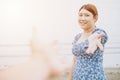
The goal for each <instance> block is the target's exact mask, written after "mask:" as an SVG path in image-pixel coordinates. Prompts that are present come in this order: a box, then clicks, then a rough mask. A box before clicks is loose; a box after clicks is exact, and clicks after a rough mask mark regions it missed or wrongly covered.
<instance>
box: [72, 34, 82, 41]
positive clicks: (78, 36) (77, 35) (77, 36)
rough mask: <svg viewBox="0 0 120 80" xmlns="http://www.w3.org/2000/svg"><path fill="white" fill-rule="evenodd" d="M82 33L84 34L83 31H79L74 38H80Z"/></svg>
mask: <svg viewBox="0 0 120 80" xmlns="http://www.w3.org/2000/svg"><path fill="white" fill-rule="evenodd" d="M81 34H82V33H81V32H79V33H77V34H76V35H75V37H74V39H75V40H77V39H79V38H80V36H81Z"/></svg>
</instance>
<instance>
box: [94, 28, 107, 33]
mask: <svg viewBox="0 0 120 80" xmlns="http://www.w3.org/2000/svg"><path fill="white" fill-rule="evenodd" d="M95 32H96V33H98V34H100V33H101V32H103V33H105V34H107V33H106V31H105V30H104V29H102V28H96V29H95V30H94V31H93V33H95Z"/></svg>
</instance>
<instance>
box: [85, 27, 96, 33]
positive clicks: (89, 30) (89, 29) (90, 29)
mask: <svg viewBox="0 0 120 80" xmlns="http://www.w3.org/2000/svg"><path fill="white" fill-rule="evenodd" d="M95 28H96V27H95V26H94V27H91V28H88V29H84V33H85V34H88V33H91V32H92V31H93V30H94V29H95Z"/></svg>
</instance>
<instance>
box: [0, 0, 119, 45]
mask: <svg viewBox="0 0 120 80" xmlns="http://www.w3.org/2000/svg"><path fill="white" fill-rule="evenodd" d="M84 3H93V4H95V5H96V6H97V8H98V11H99V20H98V23H97V25H98V26H99V27H101V28H104V29H105V30H106V31H107V32H108V34H109V35H110V36H111V35H120V33H117V31H119V29H120V28H119V27H118V25H120V23H119V21H120V20H119V19H120V16H119V14H120V11H118V10H119V8H120V6H119V4H118V3H119V1H118V0H99V1H96V0H70V1H69V0H0V44H27V43H29V40H30V36H31V31H32V27H33V26H37V27H38V28H39V30H40V31H39V34H40V37H41V38H42V39H43V41H51V40H59V41H62V42H71V41H72V39H73V37H74V35H75V34H76V33H78V32H79V31H80V28H79V26H78V25H77V16H78V15H77V12H78V9H79V7H80V6H81V5H82V4H84Z"/></svg>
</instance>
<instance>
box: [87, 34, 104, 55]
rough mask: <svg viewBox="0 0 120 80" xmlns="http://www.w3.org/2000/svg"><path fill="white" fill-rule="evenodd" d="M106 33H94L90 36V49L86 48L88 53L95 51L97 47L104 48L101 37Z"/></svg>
mask: <svg viewBox="0 0 120 80" xmlns="http://www.w3.org/2000/svg"><path fill="white" fill-rule="evenodd" d="M104 35H105V34H104V33H100V34H98V33H94V34H92V35H91V36H89V38H88V42H89V45H88V49H87V50H86V53H87V54H92V53H94V52H95V50H96V49H97V48H100V50H101V51H102V50H103V46H102V44H101V38H102V37H103V36H104Z"/></svg>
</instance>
